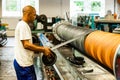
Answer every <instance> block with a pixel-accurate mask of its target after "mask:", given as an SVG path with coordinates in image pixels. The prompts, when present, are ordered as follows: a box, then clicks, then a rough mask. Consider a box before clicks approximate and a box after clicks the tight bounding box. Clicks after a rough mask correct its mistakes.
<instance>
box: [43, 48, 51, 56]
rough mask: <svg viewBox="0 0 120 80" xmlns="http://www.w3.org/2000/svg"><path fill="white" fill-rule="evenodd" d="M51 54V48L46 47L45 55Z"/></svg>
mask: <svg viewBox="0 0 120 80" xmlns="http://www.w3.org/2000/svg"><path fill="white" fill-rule="evenodd" d="M50 54H51V50H50V48H48V47H44V55H45V56H49V55H50Z"/></svg>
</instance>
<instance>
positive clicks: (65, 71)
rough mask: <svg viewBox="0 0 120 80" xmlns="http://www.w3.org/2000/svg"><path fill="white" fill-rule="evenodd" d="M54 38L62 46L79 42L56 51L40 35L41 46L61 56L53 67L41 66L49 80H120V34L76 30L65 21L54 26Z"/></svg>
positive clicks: (58, 48)
mask: <svg viewBox="0 0 120 80" xmlns="http://www.w3.org/2000/svg"><path fill="white" fill-rule="evenodd" d="M53 35H54V36H55V38H56V39H57V40H59V41H61V44H62V43H66V42H67V41H70V40H71V39H74V38H76V37H79V38H77V39H75V40H73V41H72V42H70V43H69V42H68V43H66V44H65V45H62V46H60V45H61V44H58V46H59V47H56V46H57V45H54V44H53V43H51V42H50V41H49V40H48V39H47V38H46V36H44V35H43V34H40V35H39V39H40V41H41V44H42V45H43V46H48V47H50V48H51V49H52V51H53V52H54V53H55V54H56V56H57V60H56V62H55V64H54V65H52V66H47V65H44V64H43V63H41V64H42V69H43V74H44V76H43V78H44V79H45V80H116V79H117V80H119V79H120V68H119V67H120V64H119V62H120V61H119V53H120V46H119V44H120V34H115V33H109V32H103V31H99V30H91V29H88V28H81V27H76V26H73V25H72V24H71V23H69V22H65V21H63V22H62V21H61V22H58V23H56V24H54V25H53ZM54 47H56V48H54ZM53 48H54V49H53ZM41 57H42V55H41ZM46 77H47V78H46Z"/></svg>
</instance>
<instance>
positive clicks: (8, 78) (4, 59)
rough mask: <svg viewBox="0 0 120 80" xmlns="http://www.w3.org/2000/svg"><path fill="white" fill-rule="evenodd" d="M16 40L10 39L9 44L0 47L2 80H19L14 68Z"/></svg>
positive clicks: (0, 75) (0, 74) (0, 79)
mask: <svg viewBox="0 0 120 80" xmlns="http://www.w3.org/2000/svg"><path fill="white" fill-rule="evenodd" d="M13 50H14V38H8V43H7V44H6V45H5V46H4V47H0V62H1V64H0V80H17V79H16V75H15V71H14V67H13V59H14V51H13Z"/></svg>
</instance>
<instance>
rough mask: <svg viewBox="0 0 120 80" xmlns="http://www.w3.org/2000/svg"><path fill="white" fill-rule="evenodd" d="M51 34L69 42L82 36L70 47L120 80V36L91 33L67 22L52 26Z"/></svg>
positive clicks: (91, 31)
mask: <svg viewBox="0 0 120 80" xmlns="http://www.w3.org/2000/svg"><path fill="white" fill-rule="evenodd" d="M53 32H54V35H55V36H56V38H57V39H58V40H69V39H72V38H74V37H75V36H78V35H80V34H83V35H81V38H80V39H78V40H76V41H73V42H72V43H71V45H73V46H74V47H76V48H77V49H79V50H80V51H82V52H85V53H86V54H88V55H89V56H91V57H93V58H94V59H96V60H97V61H98V62H100V63H102V64H104V65H105V66H107V67H108V68H110V69H111V70H113V72H114V74H115V76H116V78H117V79H118V78H120V73H119V72H120V64H119V63H120V57H119V56H120V47H119V44H120V34H115V33H109V32H103V31H98V30H96V31H93V30H90V29H85V28H80V27H76V26H73V25H71V24H70V23H68V22H59V23H56V24H54V25H53Z"/></svg>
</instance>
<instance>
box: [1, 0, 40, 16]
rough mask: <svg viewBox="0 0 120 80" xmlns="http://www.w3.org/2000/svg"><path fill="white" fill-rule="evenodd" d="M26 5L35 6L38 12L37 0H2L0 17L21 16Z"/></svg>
mask: <svg viewBox="0 0 120 80" xmlns="http://www.w3.org/2000/svg"><path fill="white" fill-rule="evenodd" d="M26 5H31V6H33V7H35V9H36V11H37V14H38V13H39V0H2V17H21V16H22V8H23V7H24V6H26Z"/></svg>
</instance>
